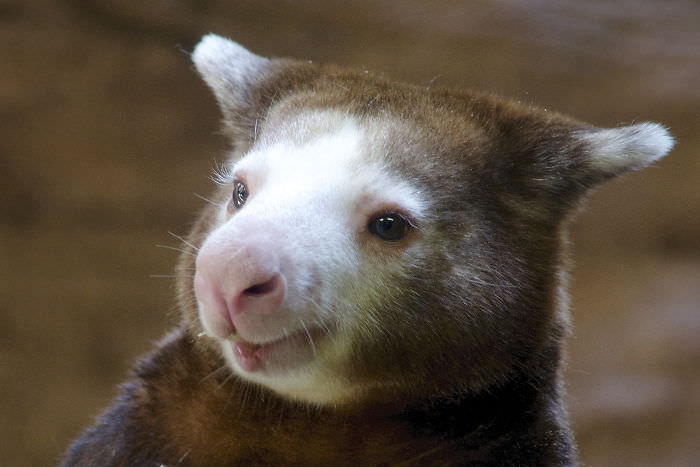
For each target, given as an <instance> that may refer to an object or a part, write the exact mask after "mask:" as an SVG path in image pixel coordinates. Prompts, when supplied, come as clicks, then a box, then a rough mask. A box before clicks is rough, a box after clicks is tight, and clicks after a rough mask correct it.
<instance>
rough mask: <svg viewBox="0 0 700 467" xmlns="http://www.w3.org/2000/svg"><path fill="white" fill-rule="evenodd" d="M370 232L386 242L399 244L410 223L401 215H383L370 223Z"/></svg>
mask: <svg viewBox="0 0 700 467" xmlns="http://www.w3.org/2000/svg"><path fill="white" fill-rule="evenodd" d="M368 228H369V231H370V232H371V233H372V234H374V235H376V236H377V237H379V238H381V239H382V240H384V241H385V242H398V241H399V240H401V239H402V238H403V237H404V235H406V231H407V230H408V221H407V220H406V218H405V217H404V216H402V215H401V214H396V213H389V214H382V215H381V216H378V217H375V218H374V219H372V220H371V221H369V226H368Z"/></svg>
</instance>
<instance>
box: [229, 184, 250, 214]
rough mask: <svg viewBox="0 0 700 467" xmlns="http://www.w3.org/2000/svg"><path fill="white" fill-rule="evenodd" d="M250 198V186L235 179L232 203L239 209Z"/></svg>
mask: <svg viewBox="0 0 700 467" xmlns="http://www.w3.org/2000/svg"><path fill="white" fill-rule="evenodd" d="M247 199H248V187H247V186H245V183H243V182H242V181H240V180H234V182H233V195H232V196H231V203H232V204H233V206H234V207H235V208H236V209H238V208H240V207H242V206H243V205H244V204H245V202H246V200H247Z"/></svg>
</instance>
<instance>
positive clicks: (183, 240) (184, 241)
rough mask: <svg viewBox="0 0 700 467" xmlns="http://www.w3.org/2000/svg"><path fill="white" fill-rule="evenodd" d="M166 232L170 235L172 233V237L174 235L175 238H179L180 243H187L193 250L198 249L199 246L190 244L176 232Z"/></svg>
mask: <svg viewBox="0 0 700 467" xmlns="http://www.w3.org/2000/svg"><path fill="white" fill-rule="evenodd" d="M168 233H169V234H170V235H172V236H173V237H175V238H176V239H178V240H180V241H181V242H182V243H184V244H185V245H187V246H188V247H190V248H192V249H193V250H194V251H199V248H197V247H196V246H194V245H192V244H191V243H190V242H188V241H187V240H185V239H184V238H182V237H181V236H179V235H176V234H174V233H172V232H170V231H168Z"/></svg>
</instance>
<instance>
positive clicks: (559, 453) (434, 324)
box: [64, 35, 673, 466]
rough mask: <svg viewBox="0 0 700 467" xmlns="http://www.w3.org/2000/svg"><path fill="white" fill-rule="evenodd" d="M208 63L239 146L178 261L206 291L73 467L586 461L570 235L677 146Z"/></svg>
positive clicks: (200, 55)
mask: <svg viewBox="0 0 700 467" xmlns="http://www.w3.org/2000/svg"><path fill="white" fill-rule="evenodd" d="M193 59H194V62H195V65H196V67H197V69H198V71H199V72H200V74H201V75H202V77H203V78H204V80H205V82H206V83H207V84H208V85H209V86H210V87H211V89H212V90H213V92H214V95H215V96H216V98H217V101H218V103H219V106H220V108H221V110H222V113H223V115H224V128H225V130H226V132H227V133H228V135H229V136H230V137H231V140H232V143H233V149H232V151H231V160H230V161H229V165H228V166H227V168H226V170H225V173H224V174H222V177H221V179H222V180H221V187H220V189H219V190H218V191H217V194H216V195H215V196H214V198H213V199H214V200H215V202H216V203H218V204H217V205H214V206H209V207H207V208H206V209H205V210H204V211H203V212H202V213H201V215H200V217H199V220H198V222H197V223H196V225H195V227H194V229H193V231H192V232H191V234H190V236H189V237H188V240H187V241H188V247H187V248H188V251H187V253H185V254H184V255H183V256H182V259H181V262H180V265H179V270H183V271H192V270H196V274H197V278H196V279H195V283H194V284H193V281H192V278H191V277H190V276H189V275H183V276H182V277H181V278H180V279H179V282H178V290H179V299H180V303H181V309H182V316H183V320H182V324H181V326H180V327H179V328H178V329H176V330H175V331H174V332H173V333H172V334H170V335H169V337H168V338H166V339H165V340H164V341H163V342H162V343H161V344H160V345H158V346H157V348H156V350H155V351H154V352H153V353H152V354H151V355H150V356H148V357H146V358H145V359H144V360H142V361H141V362H140V363H139V364H138V366H137V368H136V370H135V371H134V374H133V376H132V378H131V379H130V381H129V382H127V383H126V384H125V385H124V386H123V387H122V391H121V396H120V397H119V398H118V400H117V401H116V403H115V405H114V406H113V407H112V408H110V409H109V410H108V411H107V412H106V413H105V414H104V415H103V416H102V417H101V418H100V419H99V421H98V423H97V425H95V426H94V427H92V428H89V429H88V430H87V431H86V432H85V433H84V434H83V436H81V437H80V438H79V439H78V440H77V441H76V443H75V444H74V445H73V446H72V447H71V449H70V450H69V451H68V453H67V455H66V458H65V460H64V465H158V464H163V465H193V466H195V465H232V464H250V463H268V464H318V465H322V464H323V465H328V464H331V463H334V464H353V465H357V464H363V465H364V464H373V465H374V464H406V465H425V464H457V465H459V464H470V463H475V464H479V463H482V464H493V465H568V464H575V463H576V453H575V446H574V443H573V440H572V436H571V433H570V429H569V424H568V419H567V415H566V410H565V408H564V405H563V403H562V400H561V399H562V382H561V377H560V374H559V373H560V368H561V360H562V341H563V339H564V338H565V336H566V334H567V329H568V312H567V308H566V294H565V290H564V288H565V285H566V284H565V283H566V278H565V272H564V267H563V263H564V256H563V252H562V249H563V237H564V231H563V225H565V223H566V220H567V218H568V217H569V214H570V213H571V211H572V209H573V208H574V207H575V206H576V205H577V203H578V201H579V200H580V199H581V197H582V196H584V195H585V194H586V193H587V192H588V191H589V190H590V189H591V188H592V187H594V186H595V185H596V184H598V183H600V182H602V181H604V180H607V179H609V178H611V177H614V176H617V175H620V174H622V173H624V172H627V171H630V170H635V169H638V168H641V167H644V166H645V165H647V164H649V163H651V162H653V161H655V160H657V159H658V158H660V157H662V156H663V155H665V154H666V153H667V152H668V151H669V150H670V148H671V146H672V145H673V140H672V139H671V137H670V136H669V135H668V133H667V131H666V130H665V129H664V128H663V127H661V126H660V125H657V124H653V123H643V124H639V125H634V126H630V127H621V128H617V129H598V128H595V127H593V126H591V125H588V124H584V123H582V122H579V121H576V120H574V119H571V118H568V117H565V116H562V115H558V114H554V113H551V112H545V111H542V110H539V109H536V108H533V107H528V106H523V105H520V104H516V103H513V102H511V101H508V100H505V99H501V98H498V97H495V96H490V95H485V94H480V93H475V92H467V91H454V90H447V89H431V90H429V91H428V90H424V89H420V88H418V87H415V86H411V85H405V84H400V83H394V82H390V81H388V80H386V79H384V78H381V77H376V76H373V75H371V74H369V73H365V72H355V71H348V70H344V69H340V68H336V67H317V66H313V65H311V64H309V63H306V62H300V61H293V60H288V59H267V58H262V57H258V56H256V55H254V54H252V53H250V52H248V51H247V50H246V49H244V48H243V47H241V46H240V45H238V44H235V43H233V42H231V41H229V40H227V39H224V38H221V37H218V36H214V35H209V36H206V37H205V38H203V40H202V42H201V43H200V45H199V46H198V47H197V49H196V50H195V52H194V54H193ZM232 191H233V195H234V198H235V197H236V196H239V199H238V202H237V201H236V200H235V199H234V200H232V199H231V196H232ZM382 216H385V217H386V216H393V218H396V217H400V218H401V219H405V220H406V232H405V234H403V233H402V235H401V237H400V238H399V239H398V240H396V241H393V240H392V241H386V240H385V239H382V238H378V236H377V235H375V233H376V232H373V231H372V229H371V228H368V225H371V224H372V222H374V221H375V220H376V219H377V218H381V217H382ZM232 341H233V342H232Z"/></svg>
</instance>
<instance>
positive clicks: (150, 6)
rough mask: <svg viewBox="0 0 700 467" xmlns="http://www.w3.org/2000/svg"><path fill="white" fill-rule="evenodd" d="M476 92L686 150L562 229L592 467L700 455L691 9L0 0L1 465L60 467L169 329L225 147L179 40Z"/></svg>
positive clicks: (358, 0) (699, 79) (695, 26)
mask: <svg viewBox="0 0 700 467" xmlns="http://www.w3.org/2000/svg"><path fill="white" fill-rule="evenodd" d="M210 31H211V32H217V33H219V34H222V35H227V36H230V37H232V38H234V39H235V40H237V41H239V42H241V43H242V44H244V45H246V46H247V47H249V48H251V49H252V50H253V51H255V52H257V53H260V54H263V55H278V56H279V55H284V56H293V57H297V58H305V59H312V60H313V61H314V62H336V63H339V64H343V65H352V66H360V67H364V68H366V69H372V70H375V71H380V72H382V71H384V72H387V73H388V74H389V75H391V76H392V77H394V78H396V79H400V80H407V81H411V82H414V83H424V84H427V83H429V82H431V81H432V80H435V81H437V82H438V83H440V84H443V85H455V86H469V87H474V88H478V89H484V90H490V91H495V92H498V93H501V94H505V95H508V96H512V97H515V98H517V99H520V100H523V101H528V102H534V103H538V104H540V105H542V106H544V107H547V108H549V109H554V110H559V111H562V112H565V113H569V114H572V115H575V116H577V117H579V118H582V119H584V120H588V121H590V122H593V123H596V124H599V125H603V126H605V125H608V126H614V125H616V124H618V123H622V122H625V123H630V122H638V121H644V120H657V121H661V122H663V123H665V124H666V125H668V126H669V127H670V128H671V131H672V133H673V134H674V135H675V136H676V137H677V139H678V145H677V147H676V149H675V150H674V151H673V152H672V154H671V155H670V156H669V157H668V158H666V159H664V160H662V161H661V162H660V163H658V164H657V165H656V167H654V168H651V169H648V170H646V171H643V172H640V173H637V174H633V175H631V176H628V177H627V178H625V179H623V180H620V181H616V182H613V183H610V184H608V185H607V186H605V187H604V188H602V189H600V190H599V191H598V192H596V194H595V195H594V196H592V198H591V199H590V201H589V203H588V206H587V210H586V211H585V212H584V213H583V214H582V215H581V216H579V219H578V221H577V222H576V223H575V224H574V225H573V227H572V240H573V243H574V247H573V249H572V250H573V251H572V253H573V257H574V259H575V267H574V269H573V271H572V311H573V316H574V320H575V325H576V335H575V337H574V338H573V339H572V340H571V342H570V346H569V351H570V360H571V363H570V368H569V370H568V380H569V382H570V385H569V386H570V409H571V412H572V415H573V421H574V426H575V429H576V432H577V437H578V440H579V443H580V451H581V457H582V460H583V461H584V463H586V464H590V465H693V464H696V465H697V464H699V463H700V422H698V420H700V156H699V155H698V154H697V153H698V152H699V150H700V136H699V130H700V115H699V113H700V106H699V104H700V3H698V2H692V1H689V0H688V1H677V0H670V1H665V2H656V1H653V0H635V1H627V0H625V1H618V2H607V1H604V0H591V1H587V2H583V1H554V0H538V1H524V0H520V1H518V0H499V1H486V0H482V1H470V2H468V1H464V2H457V1H449V0H440V1H430V2H426V1H420V0H380V1H369V0H366V1H362V0H355V1H345V2H341V1H323V0H304V1H291V0H287V1H284V0H275V1H264V2H263V1H253V0H250V1H248V0H239V1H230V2H224V1H212V2H203V1H202V2H199V1H195V0H148V1H142V2H127V1H119V0H69V1H68V0H67V1H62V2H54V1H50V0H33V1H31V2H26V1H20V0H16V1H12V0H10V1H7V0H0V44H2V45H0V219H1V221H2V223H1V224H0V414H1V415H0V420H1V421H0V464H2V465H8V466H25V465H26V466H34V465H50V464H52V463H54V462H55V460H56V458H57V456H58V455H59V454H60V453H61V452H62V451H63V450H64V449H65V448H66V446H67V444H68V442H69V441H70V440H71V439H72V438H73V437H75V436H76V435H77V434H78V433H79V431H80V429H81V428H82V427H83V426H84V425H86V424H88V423H90V422H91V420H92V419H93V418H92V417H93V416H94V415H95V414H97V413H98V412H99V411H100V410H101V409H102V408H103V407H104V406H105V405H106V404H107V403H108V402H109V401H110V399H111V398H112V397H113V396H114V394H115V391H116V384H117V383H119V382H120V381H122V380H123V379H124V378H125V375H126V372H127V370H128V368H129V367H130V366H131V364H132V362H133V360H134V358H136V356H138V355H140V354H142V353H143V352H145V351H147V350H148V349H149V348H150V347H151V345H152V342H153V341H154V340H156V339H157V338H158V337H159V336H160V335H162V334H163V332H164V331H165V330H166V329H167V328H168V327H169V326H170V325H172V324H173V323H174V322H175V320H176V318H177V317H176V314H175V313H174V308H173V305H174V299H173V285H172V280H171V279H170V278H163V277H152V276H158V275H168V274H170V273H171V271H172V269H173V267H174V263H175V260H176V253H175V252H173V251H170V250H167V249H163V248H158V247H156V245H170V246H177V244H178V241H177V240H175V239H174V238H172V237H171V236H170V235H169V233H168V232H174V233H176V234H184V233H185V232H186V231H187V229H188V226H189V224H190V222H191V221H192V220H193V217H194V213H195V212H196V211H197V210H198V209H199V207H201V206H202V205H203V202H202V201H201V200H200V199H198V198H197V197H196V196H195V195H194V193H199V194H202V195H205V196H206V194H207V193H208V192H209V190H210V189H211V183H210V182H209V180H208V178H207V177H208V175H209V173H210V170H211V168H212V166H213V163H214V161H215V160H221V158H222V155H223V153H224V151H225V149H226V142H225V141H224V140H223V139H222V138H221V137H220V136H218V135H217V133H216V131H217V125H218V118H219V116H218V111H217V109H216V106H215V103H214V100H213V98H212V97H211V96H210V95H209V92H208V90H207V89H206V88H205V86H204V85H203V84H202V83H201V82H200V81H199V79H198V78H197V76H195V73H194V72H193V70H192V67H191V65H190V63H189V57H188V56H187V54H186V53H185V52H184V51H190V50H192V48H193V46H194V44H195V43H196V41H197V39H198V37H199V36H201V35H202V34H204V33H207V32H210Z"/></svg>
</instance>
